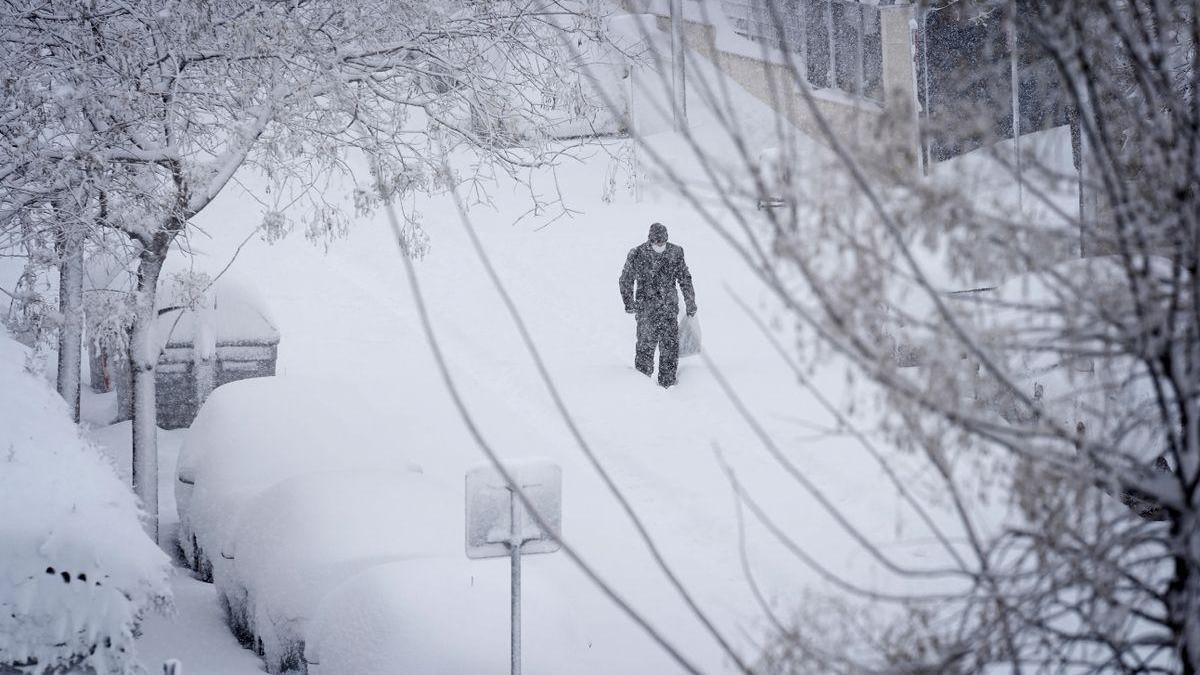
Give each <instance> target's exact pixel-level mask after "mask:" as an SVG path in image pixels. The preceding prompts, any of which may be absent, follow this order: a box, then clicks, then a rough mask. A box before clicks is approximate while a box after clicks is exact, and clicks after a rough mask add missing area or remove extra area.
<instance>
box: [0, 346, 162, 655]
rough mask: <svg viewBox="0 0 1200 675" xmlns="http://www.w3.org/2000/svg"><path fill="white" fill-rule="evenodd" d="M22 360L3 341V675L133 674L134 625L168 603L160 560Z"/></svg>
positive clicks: (21, 352) (62, 410)
mask: <svg viewBox="0 0 1200 675" xmlns="http://www.w3.org/2000/svg"><path fill="white" fill-rule="evenodd" d="M25 359H26V349H25V348H24V347H22V346H21V345H19V344H17V343H16V342H15V341H14V340H12V339H11V338H10V337H9V336H8V335H7V334H4V333H3V332H0V671H5V669H6V668H19V669H22V671H28V672H33V673H43V672H57V671H61V670H67V669H71V668H80V669H85V670H86V669H91V670H94V671H95V672H97V673H129V672H133V671H134V670H135V668H136V665H137V664H136V658H135V654H134V634H135V632H136V630H137V626H138V623H139V621H140V619H141V617H142V616H143V614H144V613H145V612H147V611H150V610H163V609H166V608H167V607H168V606H169V604H170V591H169V589H168V586H167V575H168V571H169V562H168V559H167V556H166V555H165V554H164V553H163V552H162V551H161V550H160V549H159V548H158V547H157V546H156V545H155V544H154V542H152V541H151V540H150V539H149V538H148V537H147V536H146V534H145V532H144V531H143V530H142V527H141V523H140V521H139V511H138V507H137V503H136V501H135V499H134V496H133V494H132V493H131V492H130V491H129V489H128V488H127V487H126V486H125V485H123V484H122V483H121V482H120V480H119V479H118V478H117V476H116V473H115V472H114V470H113V467H112V466H111V464H110V463H109V462H108V461H107V460H105V459H104V458H103V457H102V456H101V455H100V453H99V452H98V451H97V450H96V449H95V448H93V447H92V446H90V445H88V444H87V443H86V442H85V441H84V440H83V439H82V438H81V437H80V435H79V431H78V428H77V427H76V426H75V425H74V424H72V423H71V421H70V419H69V418H68V416H67V409H66V404H65V403H64V401H63V400H62V399H61V398H59V396H58V395H57V394H56V393H55V392H54V391H53V390H52V389H51V388H50V387H49V386H47V384H46V383H45V382H43V381H41V380H39V379H38V378H37V377H35V376H34V375H32V374H31V373H29V372H26V371H25V369H24V362H25Z"/></svg>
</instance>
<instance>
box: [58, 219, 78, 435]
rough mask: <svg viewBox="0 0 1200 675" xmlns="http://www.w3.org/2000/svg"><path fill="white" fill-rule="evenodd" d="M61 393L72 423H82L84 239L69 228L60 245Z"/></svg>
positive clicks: (59, 383) (75, 229) (59, 390)
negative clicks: (80, 404)
mask: <svg viewBox="0 0 1200 675" xmlns="http://www.w3.org/2000/svg"><path fill="white" fill-rule="evenodd" d="M57 248H58V256H59V263H58V310H59V313H60V314H62V323H61V324H60V325H59V329H58V393H59V394H60V395H61V396H62V397H63V398H64V399H65V400H66V401H67V407H68V408H70V410H71V419H72V420H74V421H75V422H76V423H78V422H79V388H80V377H81V374H82V372H83V362H82V351H83V237H82V234H81V233H80V232H79V231H78V229H77V228H66V230H65V231H62V232H60V233H59V236H58V241H57Z"/></svg>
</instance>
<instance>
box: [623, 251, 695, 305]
mask: <svg viewBox="0 0 1200 675" xmlns="http://www.w3.org/2000/svg"><path fill="white" fill-rule="evenodd" d="M635 283H636V289H635V287H634V286H635ZM676 283H678V284H679V288H680V290H682V291H683V302H684V304H685V306H686V307H687V311H688V312H689V313H692V312H695V311H696V291H695V289H693V288H692V274H691V272H688V267H687V263H686V262H684V260H683V249H682V248H681V247H679V246H676V245H675V244H671V243H668V244H667V249H666V250H665V251H663V252H662V253H655V252H654V249H653V248H652V247H651V245H650V242H646V243H644V244H642V245H641V246H635V247H634V248H633V250H631V251H630V252H629V255H628V256H627V257H626V258H625V269H623V270H621V281H620V286H621V300H622V301H624V303H625V309H626V311H628V310H631V309H632V310H635V311H636V312H637V313H638V315H639V316H645V315H648V314H670V315H671V316H674V315H676V314H678V313H679V293H677V292H676V291H675V284H676Z"/></svg>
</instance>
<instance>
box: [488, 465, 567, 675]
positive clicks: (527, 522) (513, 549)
mask: <svg viewBox="0 0 1200 675" xmlns="http://www.w3.org/2000/svg"><path fill="white" fill-rule="evenodd" d="M504 468H505V470H506V471H507V472H508V474H509V476H510V477H511V478H512V483H511V484H510V483H509V482H508V481H506V480H505V479H504V477H503V476H502V475H500V472H499V471H497V470H496V468H495V467H493V466H491V465H490V464H489V465H487V466H481V467H477V468H475V469H471V470H470V471H468V472H467V490H466V494H467V528H466V529H467V542H466V543H467V557H468V558H496V557H501V556H507V557H508V559H509V564H510V565H511V570H512V576H511V583H512V594H511V598H510V601H511V606H512V621H511V622H510V625H511V627H512V651H511V668H512V671H511V672H512V675H521V555H522V554H525V553H553V552H555V551H557V550H558V549H559V545H558V542H557V541H556V540H555V539H554V537H553V536H551V534H552V533H553V534H554V535H555V536H557V535H558V534H559V533H561V532H562V469H560V468H559V467H558V466H557V465H556V464H554V463H553V462H549V461H546V460H524V461H520V462H512V463H506V464H505V465H504ZM518 492H519V494H518ZM519 495H524V496H525V498H526V499H527V500H528V501H529V502H530V505H531V506H532V507H533V510H534V512H535V513H537V515H538V516H539V517H540V518H541V519H542V521H543V522H544V523H545V524H546V526H547V527H546V529H543V528H542V527H539V526H538V524H537V522H536V521H534V519H533V518H531V517H530V515H529V512H528V511H527V510H526V508H525V504H524V502H522V500H521V497H520V496H519Z"/></svg>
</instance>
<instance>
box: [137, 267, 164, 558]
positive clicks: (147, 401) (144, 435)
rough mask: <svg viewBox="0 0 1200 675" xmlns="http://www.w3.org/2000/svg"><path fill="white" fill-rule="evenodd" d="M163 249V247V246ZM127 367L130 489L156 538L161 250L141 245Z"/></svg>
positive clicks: (155, 538) (149, 532)
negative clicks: (157, 328)
mask: <svg viewBox="0 0 1200 675" xmlns="http://www.w3.org/2000/svg"><path fill="white" fill-rule="evenodd" d="M164 249H165V247H164ZM139 258H140V259H139V261H138V271H137V291H136V295H135V298H134V301H135V303H136V304H135V307H134V316H133V329H132V332H131V334H130V341H129V369H130V372H131V380H132V382H131V385H132V386H131V390H132V393H133V404H132V412H133V424H132V427H133V458H132V460H133V461H132V466H133V490H134V493H135V494H137V496H138V498H139V499H140V500H141V501H142V508H143V509H144V510H145V512H146V517H147V522H146V530H147V533H148V534H149V535H150V536H151V538H152V539H154V541H155V542H157V541H158V411H157V409H156V407H155V387H154V385H155V383H154V377H155V366H156V365H157V363H158V351H159V345H158V339H157V337H156V335H155V324H156V322H157V321H156V320H157V313H156V312H155V309H154V305H155V295H156V291H157V289H158V276H159V274H160V273H161V272H162V265H163V259H164V258H165V250H164V251H162V252H157V251H151V250H149V249H144V250H143V251H142V253H141V255H140V256H139Z"/></svg>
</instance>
